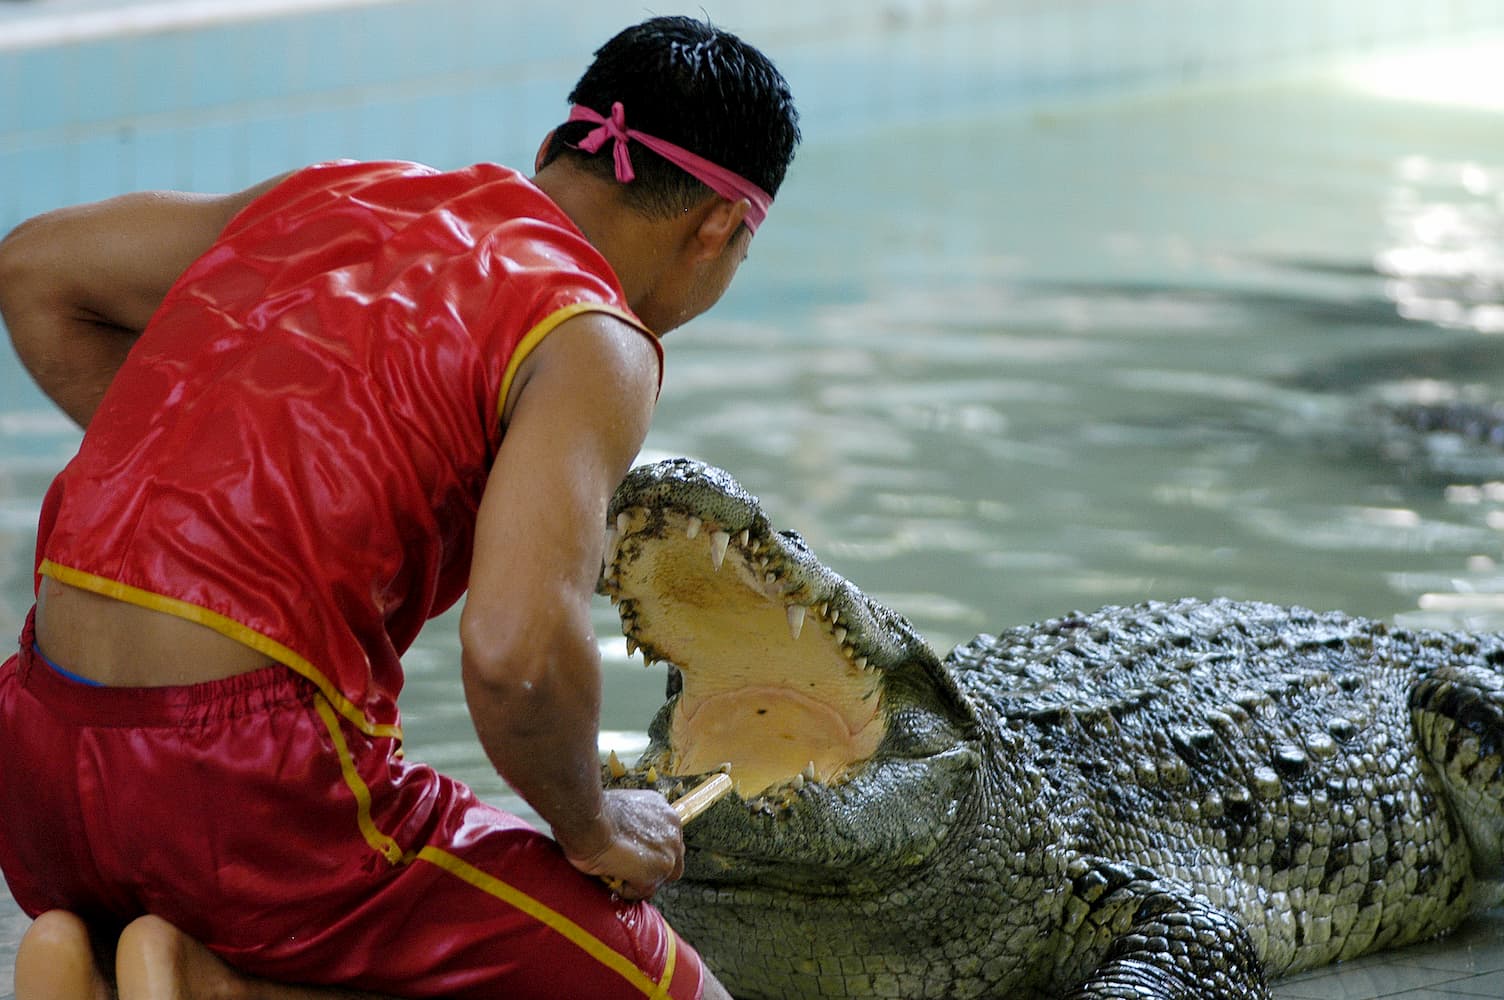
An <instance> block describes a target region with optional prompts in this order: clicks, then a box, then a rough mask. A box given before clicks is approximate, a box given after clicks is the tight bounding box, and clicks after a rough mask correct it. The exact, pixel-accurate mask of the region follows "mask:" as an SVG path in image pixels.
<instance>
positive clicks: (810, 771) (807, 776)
mask: <svg viewBox="0 0 1504 1000" xmlns="http://www.w3.org/2000/svg"><path fill="white" fill-rule="evenodd" d="M799 776H800V777H802V778H803V779H804V780H805V781H814V780H815V762H814V761H810V762H809V763H808V764H805V765H804V770H803V771H801V772H799Z"/></svg>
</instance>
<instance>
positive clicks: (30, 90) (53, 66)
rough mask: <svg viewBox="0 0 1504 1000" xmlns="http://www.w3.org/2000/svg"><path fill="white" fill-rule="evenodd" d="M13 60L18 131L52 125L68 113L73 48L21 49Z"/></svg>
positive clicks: (62, 120)
mask: <svg viewBox="0 0 1504 1000" xmlns="http://www.w3.org/2000/svg"><path fill="white" fill-rule="evenodd" d="M12 58H14V59H15V60H16V66H15V76H16V89H15V91H14V93H15V94H17V95H24V96H22V99H21V100H20V102H19V105H20V106H19V108H17V112H18V113H17V122H16V125H17V127H18V128H19V129H20V130H21V131H30V130H39V129H46V128H54V127H56V126H58V125H61V124H64V123H66V122H67V121H68V120H69V119H70V118H71V116H72V107H71V99H72V95H73V87H72V85H71V84H70V81H71V80H72V79H73V77H74V62H73V49H71V48H69V47H66V46H61V47H59V46H48V47H46V48H36V49H23V50H22V51H21V52H19V53H17V54H16V55H15V56H13V57H12Z"/></svg>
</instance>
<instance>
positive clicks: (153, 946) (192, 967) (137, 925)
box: [16, 915, 382, 1000]
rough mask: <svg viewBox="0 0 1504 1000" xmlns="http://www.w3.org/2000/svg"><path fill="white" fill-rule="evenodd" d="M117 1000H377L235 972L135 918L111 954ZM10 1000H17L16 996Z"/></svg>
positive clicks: (176, 935)
mask: <svg viewBox="0 0 1504 1000" xmlns="http://www.w3.org/2000/svg"><path fill="white" fill-rule="evenodd" d="M115 980H116V983H117V985H118V987H119V990H120V1000H382V998H379V997H373V996H372V995H371V994H367V993H354V992H350V991H346V990H341V989H338V988H331V987H316V986H295V985H287V984H283V983H273V982H269V981H267V980H265V979H257V978H255V977H253V976H247V975H245V974H243V973H241V972H238V971H236V970H235V969H234V968H232V967H231V966H229V965H227V964H225V962H224V961H223V960H222V959H221V958H220V957H219V956H218V955H215V954H214V953H213V952H212V951H210V950H209V949H208V948H206V947H204V945H202V944H201V943H199V942H198V941H197V940H195V939H194V938H191V937H189V936H188V935H187V934H184V933H183V932H182V931H180V930H178V929H177V928H176V927H174V926H173V925H172V924H170V923H168V922H167V921H165V920H163V919H162V918H161V917H155V916H150V915H148V916H144V917H138V918H137V919H136V920H134V921H132V922H131V923H130V924H129V925H127V926H126V928H125V930H123V931H121V932H120V944H119V945H118V946H117V948H116V952H115ZM16 1000H23V998H22V996H21V995H20V993H19V992H18V993H17V994H16Z"/></svg>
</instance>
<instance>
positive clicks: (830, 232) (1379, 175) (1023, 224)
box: [0, 85, 1504, 805]
mask: <svg viewBox="0 0 1504 1000" xmlns="http://www.w3.org/2000/svg"><path fill="white" fill-rule="evenodd" d="M1485 118H1486V116H1481V115H1480V114H1478V113H1471V112H1465V111H1460V110H1459V111H1447V110H1445V109H1440V108H1436V107H1410V106H1406V105H1402V104H1395V103H1385V102H1384V101H1381V100H1378V99H1375V98H1371V97H1370V98H1364V97H1360V96H1356V95H1345V94H1342V93H1339V92H1336V91H1333V90H1329V89H1325V88H1322V87H1318V86H1315V85H1290V86H1288V87H1271V88H1264V89H1262V90H1259V91H1256V92H1246V93H1244V92H1240V93H1224V94H1203V95H1199V96H1196V97H1184V98H1179V99H1174V100H1165V101H1159V102H1144V103H1141V104H1134V105H1128V106H1119V107H1113V108H1103V109H1097V110H1093V111H1082V112H1079V113H1075V114H1071V115H1054V116H1039V117H1034V118H1023V117H1020V118H1013V119H1007V120H1003V121H997V122H977V123H972V124H970V125H956V126H948V127H946V128H943V129H941V128H937V129H933V130H929V131H925V130H914V131H910V132H903V133H898V134H890V135H880V136H873V137H870V138H868V139H865V140H860V141H858V140H852V141H849V142H843V143H841V144H839V145H836V144H827V145H821V144H820V142H819V140H818V137H814V141H812V143H811V145H810V146H809V148H807V149H806V150H805V151H804V153H803V154H802V155H801V159H800V161H799V163H798V164H797V165H796V169H795V173H794V175H793V176H792V178H791V180H790V182H789V184H788V186H787V187H786V189H785V192H784V193H783V194H782V195H781V197H780V205H779V207H778V209H777V211H776V215H775V218H774V219H773V220H771V221H770V224H769V226H768V227H767V228H766V229H765V230H764V231H763V233H762V234H760V235H759V237H758V241H757V244H756V245H755V246H754V248H753V254H752V259H751V261H750V262H749V263H748V264H747V265H746V267H745V268H744V269H743V274H742V277H741V278H740V279H739V281H738V285H737V287H736V288H734V289H733V290H732V292H731V294H730V295H728V297H727V300H726V302H725V303H723V305H722V307H721V308H720V309H719V310H717V311H716V312H715V313H712V314H711V315H710V316H709V317H706V318H705V319H703V320H702V321H699V322H697V323H696V324H693V325H692V326H691V327H690V328H688V329H686V330H683V331H680V332H678V333H675V334H673V335H672V336H670V337H669V339H668V341H667V346H668V355H669V367H668V372H667V378H666V382H665V388H664V394H663V398H662V400H661V403H660V408H659V415H658V419H657V421H656V423H655V427H654V431H653V434H652V436H651V437H650V439H649V454H648V455H646V456H645V457H658V456H663V455H680V454H685V455H691V456H694V457H696V458H701V459H704V460H707V461H710V462H713V463H715V464H718V465H721V466H724V467H725V468H727V469H729V470H731V471H732V472H733V473H734V474H735V475H736V476H737V477H738V478H739V479H740V480H741V481H742V482H743V483H744V485H746V486H747V488H748V489H750V490H751V491H752V492H753V493H755V494H758V495H759V496H761V498H762V500H763V503H764V506H765V507H766V509H767V510H768V512H769V514H770V516H771V517H772V519H773V521H774V523H775V524H777V525H778V526H779V527H784V528H793V529H796V530H798V531H800V532H801V533H802V534H804V535H805V536H806V538H807V539H808V540H809V542H810V543H811V545H812V546H813V547H814V549H815V551H816V552H817V553H818V554H820V555H821V556H822V557H823V558H824V559H825V560H826V561H827V562H828V563H830V564H831V565H832V566H833V567H834V568H835V569H836V570H838V571H839V572H841V573H843V574H844V575H846V576H848V577H850V578H851V579H852V580H854V581H855V582H856V583H857V584H858V585H860V586H862V587H863V588H864V589H865V590H867V591H868V592H869V593H871V594H873V595H874V596H876V597H878V598H879V599H880V600H883V601H885V602H887V603H889V604H891V605H892V606H893V607H895V608H897V609H898V610H900V611H902V612H903V613H904V614H906V615H908V616H909V617H910V618H911V619H912V620H913V621H914V623H915V625H916V626H917V627H918V628H919V629H920V631H921V632H923V633H924V634H925V635H927V636H928V637H929V638H930V639H931V641H932V642H933V644H934V645H935V646H936V647H937V648H939V649H940V650H941V651H944V650H947V649H949V647H950V646H951V645H953V644H954V643H956V642H959V641H962V640H964V639H967V638H969V637H970V636H971V635H973V634H974V633H976V632H978V631H984V630H987V631H990V630H995V629H997V628H1001V627H1004V626H1007V625H1010V624H1016V623H1021V622H1025V621H1029V620H1034V619H1038V618H1042V617H1047V616H1054V615H1058V614H1062V613H1065V612H1068V611H1070V610H1073V609H1087V608H1092V607H1096V606H1099V605H1101V604H1105V603H1128V602H1134V601H1139V600H1144V599H1149V598H1159V599H1168V598H1174V597H1179V596H1187V595H1193V596H1201V597H1211V596H1215V595H1227V596H1231V597H1238V598H1250V599H1262V600H1269V601H1274V602H1277V603H1287V604H1303V605H1307V606H1311V607H1315V608H1323V609H1324V608H1341V609H1344V610H1347V611H1350V612H1353V613H1358V614H1365V615H1372V616H1377V617H1381V618H1385V619H1391V620H1392V619H1399V620H1400V621H1402V622H1404V623H1407V624H1412V625H1434V626H1441V627H1469V628H1478V629H1484V628H1487V629H1500V628H1504V597H1501V595H1504V571H1501V569H1500V564H1501V563H1504V534H1501V531H1504V485H1500V484H1501V483H1504V450H1501V449H1497V448H1494V449H1492V450H1491V449H1490V447H1488V446H1487V444H1486V442H1483V443H1480V442H1472V443H1468V442H1460V443H1459V442H1458V441H1456V440H1451V439H1448V438H1446V436H1445V435H1431V436H1429V437H1428V436H1425V435H1419V436H1417V435H1405V434H1402V433H1400V432H1398V431H1396V430H1394V429H1393V428H1392V427H1391V425H1390V423H1388V418H1386V417H1385V415H1384V414H1385V412H1386V411H1385V409H1384V404H1385V402H1386V400H1388V401H1390V402H1392V396H1393V394H1394V393H1395V392H1396V391H1400V390H1399V389H1396V388H1395V387H1396V386H1399V387H1401V389H1403V388H1404V387H1405V386H1406V385H1409V386H1410V389H1409V390H1405V391H1413V389H1414V386H1415V385H1416V384H1419V383H1420V382H1422V381H1424V382H1426V383H1427V384H1430V385H1431V386H1432V387H1433V388H1435V387H1436V386H1441V387H1443V388H1446V389H1449V390H1455V391H1457V392H1473V393H1476V392H1479V391H1486V390H1489V389H1492V388H1494V387H1504V359H1501V357H1500V356H1499V354H1500V345H1501V344H1504V342H1501V341H1493V340H1492V339H1491V338H1487V337H1485V336H1484V335H1483V334H1484V333H1485V332H1488V331H1490V330H1492V327H1491V325H1490V324H1491V323H1492V322H1493V320H1492V319H1491V318H1490V317H1492V316H1494V315H1496V313H1494V312H1491V311H1490V310H1493V309H1497V307H1498V303H1499V302H1500V299H1501V296H1500V295H1499V285H1500V281H1499V275H1500V273H1501V270H1504V268H1501V263H1500V262H1501V261H1504V247H1501V242H1504V236H1501V227H1500V226H1499V224H1498V223H1499V216H1500V206H1501V202H1500V200H1499V198H1500V195H1499V178H1500V176H1501V170H1504V150H1501V149H1499V148H1498V146H1497V145H1495V146H1494V147H1493V148H1487V147H1482V146H1480V145H1479V142H1480V136H1485V137H1486V136H1491V135H1493V134H1495V131H1493V130H1492V123H1491V122H1490V121H1487V120H1485ZM1490 213H1492V214H1490ZM774 223H776V225H775V224H774ZM1438 302H1452V303H1453V306H1452V307H1445V306H1438V305H1436V304H1435V303H1438ZM1418 303H1430V305H1427V306H1425V309H1422V308H1421V307H1420V306H1419V305H1418ZM1426 309H1429V310H1431V311H1430V312H1429V313H1427V312H1426V311H1425V310H1426ZM1479 387H1483V388H1482V389H1480V388H1479ZM0 409H5V407H0ZM72 441H73V439H72V438H71V437H70V434H69V432H68V431H67V430H66V428H65V427H62V428H60V427H59V426H58V424H57V422H56V421H55V419H54V418H51V417H50V416H48V415H46V414H42V413H35V412H29V411H28V412H9V413H0V558H3V559H4V562H3V563H0V577H3V584H4V589H3V591H0V619H3V622H0V624H4V625H5V626H6V627H8V628H12V629H13V628H15V627H18V626H19V624H20V617H21V615H22V613H23V612H24V609H25V607H26V605H27V604H28V603H29V590H30V571H31V544H32V536H31V531H32V524H33V523H34V517H35V510H36V507H37V506H38V505H39V503H40V497H41V494H42V491H43V490H44V489H45V486H46V482H47V479H48V477H49V476H50V475H51V472H52V470H53V469H55V468H56V467H57V465H58V464H60V462H61V461H62V460H63V457H64V456H66V454H67V453H68V451H69V449H70V448H71V447H72ZM456 620H457V615H456V614H455V613H454V612H450V613H449V614H446V615H445V616H443V617H442V618H440V619H439V620H438V621H436V622H434V623H432V624H431V625H430V627H429V628H428V629H427V630H425V632H424V633H423V635H422V637H421V638H420V639H419V642H418V644H417V646H416V647H415V648H414V649H413V650H412V652H411V653H410V654H409V656H408V657H407V660H406V663H407V667H408V670H409V675H410V680H409V685H408V689H407V691H406V692H405V694H404V698H403V703H404V707H405V712H406V721H407V730H408V735H409V752H410V753H411V754H412V755H413V756H414V757H416V758H419V759H426V760H429V761H430V762H432V763H434V764H436V765H438V766H440V767H442V768H444V769H446V770H448V771H450V772H451V773H455V774H457V775H458V776H460V777H462V778H465V779H466V780H469V781H471V782H472V783H473V784H475V785H476V786H477V788H478V789H479V790H480V791H481V792H482V794H485V795H487V796H488V797H492V798H495V799H498V800H501V801H504V802H507V803H508V804H512V805H515V801H514V800H512V799H510V798H509V797H508V796H506V794H505V790H504V788H503V787H502V785H501V783H500V781H499V780H497V779H496V778H495V776H494V775H493V774H492V773H491V771H490V768H489V765H488V764H487V763H486V762H485V761H484V759H483V758H482V757H481V755H480V753H479V750H478V748H477V747H476V746H475V744H474V741H473V737H472V735H471V731H470V724H469V721H468V718H467V716H466V713H465V707H464V703H463V698H462V696H461V694H460V691H459V685H458V682H457V670H458V667H457V663H458V644H457V638H456V628H455V625H456ZM596 625H597V629H598V630H599V631H600V633H601V636H602V654H603V660H604V662H605V669H606V677H607V710H606V716H605V719H604V725H605V728H606V730H607V731H608V732H607V733H606V734H605V735H604V736H603V740H602V744H603V746H602V748H603V749H611V748H614V749H617V750H618V752H620V753H621V754H622V756H623V757H630V756H631V755H633V754H635V753H636V752H637V751H638V750H639V749H640V748H641V746H642V745H643V742H644V739H645V737H644V731H645V727H646V725H647V722H648V720H649V719H650V718H651V716H652V714H653V712H654V711H655V710H656V708H657V706H658V704H659V701H660V699H661V694H662V686H663V673H662V670H661V668H660V669H655V670H653V671H644V669H643V667H642V664H641V660H640V659H637V658H632V659H630V660H629V659H628V657H627V656H626V651H625V647H624V646H623V645H622V643H621V642H620V641H619V640H617V639H615V638H614V635H615V628H614V623H613V620H612V615H611V612H610V610H609V608H608V607H606V606H605V604H604V602H601V604H600V607H599V608H598V610H597V614H596Z"/></svg>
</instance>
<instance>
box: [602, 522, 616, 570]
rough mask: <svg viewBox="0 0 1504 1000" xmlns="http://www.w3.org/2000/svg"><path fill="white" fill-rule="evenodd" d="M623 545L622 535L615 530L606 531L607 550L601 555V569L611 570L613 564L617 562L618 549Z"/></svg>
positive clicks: (608, 529)
mask: <svg viewBox="0 0 1504 1000" xmlns="http://www.w3.org/2000/svg"><path fill="white" fill-rule="evenodd" d="M620 543H621V535H620V534H619V533H618V532H617V530H616V529H615V528H607V529H606V550H605V552H603V553H602V554H601V567H602V569H603V570H610V569H611V564H612V563H614V562H616V549H617V546H618V545H619V544H620Z"/></svg>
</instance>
